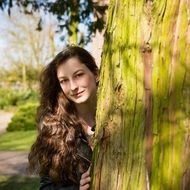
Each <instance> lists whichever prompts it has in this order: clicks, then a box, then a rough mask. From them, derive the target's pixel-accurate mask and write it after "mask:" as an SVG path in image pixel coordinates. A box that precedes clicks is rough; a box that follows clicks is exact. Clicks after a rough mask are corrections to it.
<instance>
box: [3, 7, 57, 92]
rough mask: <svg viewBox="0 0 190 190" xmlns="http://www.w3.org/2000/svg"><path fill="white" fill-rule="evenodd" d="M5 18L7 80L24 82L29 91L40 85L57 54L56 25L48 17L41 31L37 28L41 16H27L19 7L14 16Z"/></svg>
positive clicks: (4, 62) (4, 64) (38, 14)
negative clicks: (33, 84)
mask: <svg viewBox="0 0 190 190" xmlns="http://www.w3.org/2000/svg"><path fill="white" fill-rule="evenodd" d="M2 17H3V20H4V24H2V25H1V27H0V28H1V32H0V33H1V37H3V38H4V41H5V42H4V45H3V47H2V49H3V50H4V53H3V55H2V56H3V59H2V62H1V67H4V70H5V73H4V75H5V74H6V75H7V76H6V78H5V80H6V81H8V82H21V83H22V85H23V87H24V88H26V87H27V86H28V85H29V86H30V85H31V84H32V83H34V82H37V80H38V75H39V72H40V71H41V68H42V67H43V66H44V64H45V63H47V62H48V61H49V60H50V59H51V58H52V57H54V55H55V54H56V52H57V49H58V48H56V47H55V44H56V42H55V40H56V36H57V34H56V32H55V30H56V22H55V20H53V18H52V17H51V16H50V15H46V22H44V26H43V29H42V30H40V31H37V30H36V29H35V27H36V26H37V24H38V21H39V18H40V13H35V14H33V15H25V14H23V13H22V12H19V10H18V8H16V7H15V8H14V9H13V10H12V16H11V17H8V15H6V14H4V16H2ZM18 20H19V22H18ZM6 70H7V72H6Z"/></svg>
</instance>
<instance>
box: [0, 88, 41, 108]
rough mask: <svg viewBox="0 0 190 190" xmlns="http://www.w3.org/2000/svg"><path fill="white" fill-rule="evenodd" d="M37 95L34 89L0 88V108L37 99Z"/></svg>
mask: <svg viewBox="0 0 190 190" xmlns="http://www.w3.org/2000/svg"><path fill="white" fill-rule="evenodd" d="M38 96H39V95H38V93H37V92H36V91H34V90H25V91H23V90H14V89H0V109H4V108H7V107H11V106H18V105H22V104H23V103H24V102H28V101H37V100H38Z"/></svg>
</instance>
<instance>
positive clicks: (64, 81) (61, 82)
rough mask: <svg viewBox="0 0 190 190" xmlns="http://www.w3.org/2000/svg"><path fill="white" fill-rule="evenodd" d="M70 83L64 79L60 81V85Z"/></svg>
mask: <svg viewBox="0 0 190 190" xmlns="http://www.w3.org/2000/svg"><path fill="white" fill-rule="evenodd" d="M67 81H68V79H63V80H60V81H59V82H60V84H63V83H66V82H67Z"/></svg>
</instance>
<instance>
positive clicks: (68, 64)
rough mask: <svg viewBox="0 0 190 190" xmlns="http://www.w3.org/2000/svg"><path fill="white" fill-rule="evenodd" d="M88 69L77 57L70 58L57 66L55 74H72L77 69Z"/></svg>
mask: <svg viewBox="0 0 190 190" xmlns="http://www.w3.org/2000/svg"><path fill="white" fill-rule="evenodd" d="M79 70H81V71H89V69H88V67H87V66H86V65H85V64H84V63H81V62H80V60H79V59H77V58H70V59H68V60H67V61H65V62H64V63H62V64H61V65H59V66H58V68H57V76H58V77H59V76H60V75H61V76H63V75H68V74H73V73H75V72H77V71H79Z"/></svg>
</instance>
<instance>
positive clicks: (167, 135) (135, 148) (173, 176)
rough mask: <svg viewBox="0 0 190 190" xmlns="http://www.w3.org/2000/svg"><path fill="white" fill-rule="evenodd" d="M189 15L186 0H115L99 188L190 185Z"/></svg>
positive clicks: (99, 136) (106, 59)
mask: <svg viewBox="0 0 190 190" xmlns="http://www.w3.org/2000/svg"><path fill="white" fill-rule="evenodd" d="M189 18H190V2H189V1H185V0H176V1H172V0H167V1H165V0H160V1H153V0H146V1H144V0H140V1H134V0H128V1H126V0H111V2H110V7H109V11H108V22H107V28H106V34H105V43H104V49H103V59H102V64H101V80H100V89H99V100H98V108H97V130H96V146H95V149H94V158H93V163H94V170H93V171H94V177H93V180H92V188H91V189H95V190H100V189H101V190H105V189H109V190H126V189H129V190H131V189H135V190H136V189H137V190H149V189H151V190H158V189H160V190H162V189H164V190H179V189H181V190H187V189H189V187H190V138H189V137H190V54H189V52H190V22H189ZM100 110H101V111H100Z"/></svg>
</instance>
